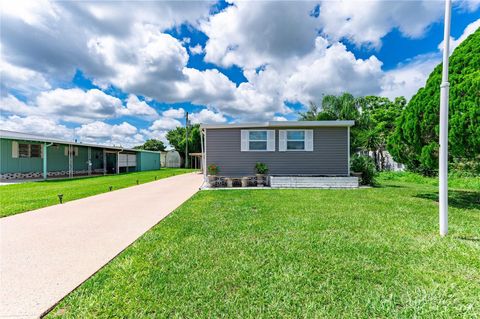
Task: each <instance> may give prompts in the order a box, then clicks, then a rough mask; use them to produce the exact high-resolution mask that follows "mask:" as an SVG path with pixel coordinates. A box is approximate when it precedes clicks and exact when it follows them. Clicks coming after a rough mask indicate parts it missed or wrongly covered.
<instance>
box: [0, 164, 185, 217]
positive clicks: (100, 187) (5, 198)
mask: <svg viewBox="0 0 480 319" xmlns="http://www.w3.org/2000/svg"><path fill="white" fill-rule="evenodd" d="M191 171H192V170H189V169H180V168H178V169H177V168H163V169H161V170H155V171H146V172H137V173H128V174H119V175H109V176H99V177H86V178H77V179H62V180H49V181H45V182H43V181H42V182H28V183H22V184H13V185H5V186H0V217H5V216H9V215H14V214H18V213H22V212H26V211H29V210H33V209H37V208H41V207H45V206H50V205H55V204H58V197H57V195H58V194H63V200H64V202H67V201H70V200H74V199H79V198H83V197H88V196H92V195H96V194H100V193H105V192H108V191H109V190H110V189H109V187H110V186H112V189H113V190H115V189H120V188H125V187H129V186H134V185H136V184H137V180H138V183H139V184H141V183H148V182H152V181H154V180H155V177H157V179H161V178H166V177H170V176H174V175H178V174H184V173H188V172H191Z"/></svg>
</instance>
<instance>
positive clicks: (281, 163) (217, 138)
mask: <svg viewBox="0 0 480 319" xmlns="http://www.w3.org/2000/svg"><path fill="white" fill-rule="evenodd" d="M258 129H263V128H261V127H260V128H258ZM265 129H272V128H265ZM282 129H295V128H294V127H288V128H275V151H274V152H252V151H247V152H242V151H240V144H241V143H240V141H241V136H240V135H241V129H240V128H222V129H206V152H207V154H206V159H207V165H210V164H216V165H218V166H219V168H220V172H219V175H222V176H231V177H238V176H248V175H253V174H255V163H257V162H262V163H265V164H267V165H268V168H269V174H270V175H326V176H348V128H347V127H318V128H313V130H314V132H313V152H305V151H286V152H279V151H278V140H279V136H278V135H279V133H278V132H279V130H282ZM298 129H305V128H298Z"/></svg>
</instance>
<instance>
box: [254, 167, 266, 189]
mask: <svg viewBox="0 0 480 319" xmlns="http://www.w3.org/2000/svg"><path fill="white" fill-rule="evenodd" d="M255 170H256V171H257V186H258V187H263V186H264V182H265V175H266V174H267V173H268V167H267V164H265V163H257V164H255Z"/></svg>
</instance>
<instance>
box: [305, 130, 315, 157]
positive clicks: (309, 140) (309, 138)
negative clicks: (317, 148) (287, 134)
mask: <svg viewBox="0 0 480 319" xmlns="http://www.w3.org/2000/svg"><path fill="white" fill-rule="evenodd" d="M305 151H307V152H313V130H305Z"/></svg>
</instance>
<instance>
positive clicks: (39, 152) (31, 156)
mask: <svg viewBox="0 0 480 319" xmlns="http://www.w3.org/2000/svg"><path fill="white" fill-rule="evenodd" d="M32 146H35V147H38V156H33V155H32V153H33V152H32ZM29 148H30V158H42V145H41V144H30V147H29Z"/></svg>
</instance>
